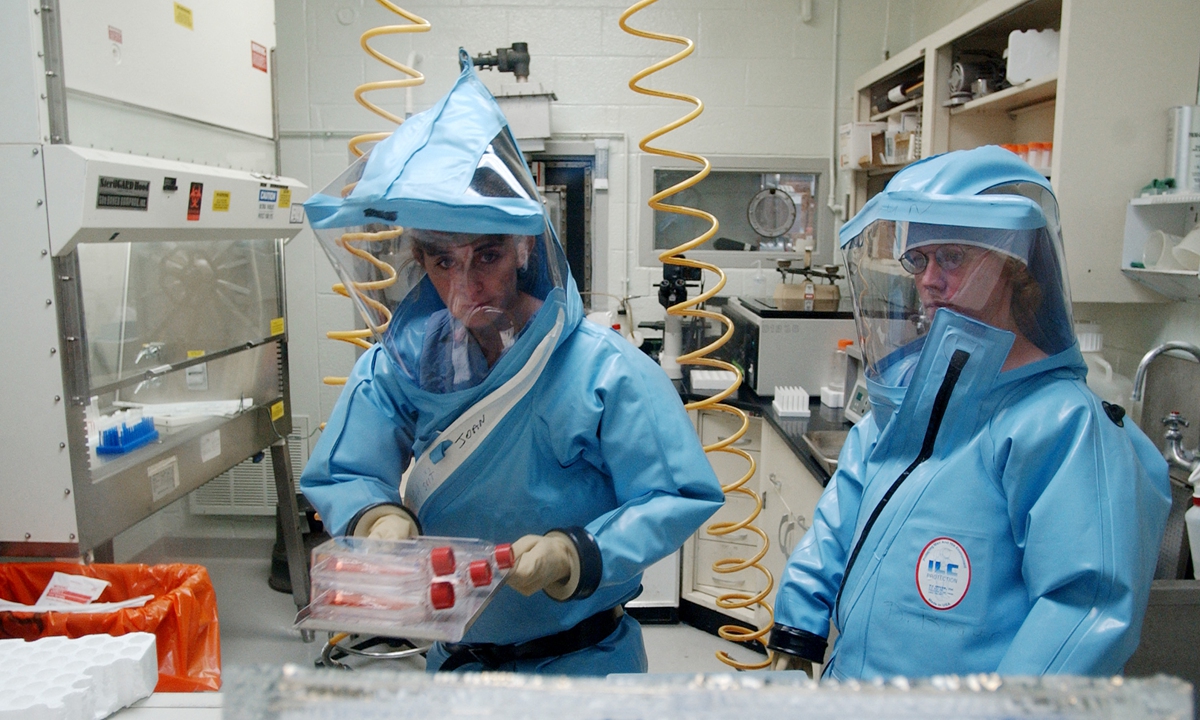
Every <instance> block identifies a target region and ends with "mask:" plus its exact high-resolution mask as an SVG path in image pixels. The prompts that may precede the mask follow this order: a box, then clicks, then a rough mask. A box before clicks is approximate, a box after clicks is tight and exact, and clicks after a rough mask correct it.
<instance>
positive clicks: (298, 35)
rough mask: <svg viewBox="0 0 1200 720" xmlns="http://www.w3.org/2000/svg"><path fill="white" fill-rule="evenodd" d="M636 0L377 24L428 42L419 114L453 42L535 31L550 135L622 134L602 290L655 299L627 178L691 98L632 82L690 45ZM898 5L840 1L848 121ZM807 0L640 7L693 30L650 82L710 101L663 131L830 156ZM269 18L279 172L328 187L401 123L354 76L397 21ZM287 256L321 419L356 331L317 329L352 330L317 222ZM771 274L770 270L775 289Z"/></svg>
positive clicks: (906, 36) (295, 383)
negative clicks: (386, 115) (375, 35)
mask: <svg viewBox="0 0 1200 720" xmlns="http://www.w3.org/2000/svg"><path fill="white" fill-rule="evenodd" d="M630 4H631V3H630V2H628V1H627V0H526V1H524V2H500V1H495V0H440V1H439V2H436V3H434V2H429V1H428V0H426V1H425V2H419V3H418V2H414V3H411V4H403V5H402V6H403V7H404V8H405V9H406V10H408V11H410V12H413V13H416V14H417V15H420V16H421V17H424V18H425V19H427V20H429V21H430V23H431V24H432V26H433V27H432V30H431V31H430V32H428V33H415V34H408V35H401V36H389V37H384V38H379V39H377V40H375V41H374V43H373V45H374V46H375V47H377V48H379V49H380V50H382V51H384V52H385V53H386V54H388V55H390V56H391V57H393V58H396V59H397V60H400V61H401V62H404V61H406V59H407V58H408V57H409V54H410V53H416V54H417V55H418V56H419V60H418V63H417V67H418V69H420V70H421V71H422V72H423V73H425V75H426V83H425V85H423V86H420V87H418V88H416V89H414V91H413V93H412V96H413V99H412V104H413V110H414V111H416V112H420V111H421V110H424V109H425V108H428V107H429V106H431V105H432V104H433V103H435V102H436V101H437V100H438V99H439V98H440V97H441V96H442V95H443V94H444V93H445V92H446V91H447V90H448V89H449V87H450V85H451V84H452V82H453V81H454V78H455V77H456V76H457V74H458V66H457V62H456V59H455V58H456V53H457V50H458V48H459V46H463V47H465V48H466V49H467V50H468V52H470V53H471V54H472V55H476V54H478V53H480V52H494V51H495V49H496V48H498V47H507V46H508V45H510V44H511V43H513V42H521V41H523V42H527V43H529V49H530V53H531V55H532V62H531V76H530V81H531V82H540V83H542V84H543V85H544V86H545V87H546V88H547V89H549V90H552V91H553V92H554V93H555V94H556V95H557V97H558V101H557V102H555V103H553V104H552V106H551V108H552V110H551V112H552V114H551V127H552V131H553V133H554V134H555V136H556V137H563V138H567V139H591V138H594V137H607V138H610V139H611V141H612V148H611V156H610V173H609V177H610V189H609V190H608V217H607V221H608V222H607V227H608V232H607V236H606V237H597V238H594V239H593V242H594V251H595V253H596V256H595V258H594V260H595V261H596V262H598V263H606V268H607V279H608V280H607V282H608V287H607V288H596V289H597V290H605V289H607V291H608V292H610V293H613V294H615V295H649V294H651V291H652V290H653V286H654V284H656V283H657V282H658V280H659V279H660V278H661V270H660V269H659V268H658V267H639V266H638V245H637V242H638V239H637V235H636V228H637V226H638V221H637V218H638V213H639V212H642V207H643V203H644V202H645V198H643V197H640V196H635V195H634V194H632V193H631V192H630V188H631V187H634V188H636V183H635V182H633V174H634V173H635V172H636V168H637V163H636V162H635V160H636V154H637V153H638V152H639V151H638V150H637V148H636V145H637V142H638V140H639V139H640V138H641V137H642V136H643V135H645V134H646V133H648V132H650V131H652V130H654V129H655V128H657V127H659V126H660V125H662V124H664V123H666V122H669V121H671V120H674V119H675V118H677V117H679V116H680V115H682V114H684V113H685V112H687V110H688V109H689V106H686V105H683V104H681V103H673V102H669V101H666V100H660V99H657V98H647V97H645V96H642V95H637V94H635V93H634V92H633V91H631V90H630V89H629V88H628V87H627V83H628V80H629V78H630V77H631V76H632V75H633V74H634V73H635V72H637V71H638V70H640V69H642V68H644V67H646V66H648V65H650V64H651V63H653V62H656V61H658V60H659V59H661V58H663V57H666V56H668V55H670V54H671V53H674V52H676V51H677V50H678V49H680V47H681V46H678V45H673V44H668V43H659V42H654V41H652V40H647V39H644V38H639V37H634V36H632V35H629V34H627V33H625V32H624V31H622V30H621V29H620V27H619V25H618V20H619V18H620V16H621V13H622V12H624V11H625V10H626V8H627V7H628V6H629V5H630ZM888 4H889V2H888V0H841V6H840V27H841V43H840V52H839V56H840V60H841V66H840V69H839V78H840V81H839V92H838V95H837V104H838V108H839V116H840V119H839V122H844V121H845V119H846V118H848V117H849V114H850V106H851V88H852V85H853V81H854V78H855V77H857V76H858V75H860V74H861V73H862V72H864V71H866V70H867V69H869V68H870V67H872V66H874V65H876V64H877V63H879V62H880V61H881V60H882V59H883V55H882V49H883V47H884V45H885V42H884V35H883V33H884V30H885V28H884V17H885V15H886V8H887V6H888ZM891 4H892V6H893V7H892V16H893V17H896V18H898V17H900V15H901V14H902V13H903V12H910V13H911V12H912V10H913V7H912V6H913V5H914V3H913V2H911V1H909V0H892V2H891ZM916 4H917V5H922V4H924V3H916ZM928 4H929V5H931V6H936V7H938V8H940V7H941V6H942V5H947V6H957V5H962V4H964V3H963V2H961V1H960V2H953V1H952V0H940V1H938V2H931V3H928ZM967 4H969V3H967ZM802 5H803V3H802V2H801V1H800V0H687V1H686V2H684V1H683V0H663V1H662V2H659V3H658V4H656V5H653V6H651V7H649V8H647V9H645V10H644V11H642V12H641V13H639V14H638V15H636V16H634V18H632V20H631V24H632V25H633V26H635V27H639V28H644V29H647V30H654V31H659V32H664V33H669V34H675V35H683V36H686V37H689V38H691V39H693V40H694V41H695V43H696V49H695V52H694V53H693V54H692V56H691V57H689V58H688V59H686V60H685V61H684V62H682V63H680V64H679V65H676V66H674V67H672V68H669V69H667V70H666V71H664V72H662V73H659V74H657V75H655V76H653V77H652V78H650V79H649V80H647V81H645V83H644V84H647V85H649V86H651V87H656V88H662V89H669V90H674V91H680V92H685V93H690V94H693V95H697V96H699V97H700V98H701V99H702V100H703V102H704V104H705V112H704V114H703V115H702V116H701V117H700V118H699V119H698V120H697V121H696V122H694V123H693V124H691V125H689V126H687V127H685V128H683V129H680V130H679V131H677V132H675V133H672V134H671V135H668V136H667V137H666V138H663V139H661V140H660V141H659V144H660V145H664V146H667V147H674V148H679V149H684V150H688V151H695V152H700V153H707V154H728V155H764V156H774V155H791V156H815V157H828V156H829V153H830V151H831V144H832V133H833V127H834V121H833V119H832V118H831V113H830V110H831V103H833V101H834V97H833V92H832V87H831V85H832V76H833V69H834V68H833V63H834V52H833V48H834V37H833V13H834V2H833V0H814V2H813V3H812V9H813V15H812V18H811V21H810V22H809V23H805V22H803V21H802V19H801V9H802ZM921 12H923V13H924V12H929V11H928V10H924V9H923V10H921ZM276 16H277V28H276V37H277V43H278V47H277V50H276V61H277V68H278V74H279V81H280V108H279V116H280V130H281V131H282V133H283V135H284V141H283V144H282V151H283V154H282V158H283V168H282V169H283V172H284V174H286V175H292V176H294V177H297V178H299V179H301V180H304V181H305V182H308V183H309V184H310V185H311V186H312V187H313V188H314V189H319V188H321V187H322V186H324V185H325V184H326V183H327V182H329V181H330V180H332V179H333V178H334V176H336V175H337V174H338V173H339V172H341V171H342V170H343V169H344V168H345V166H346V165H347V164H348V162H349V156H348V154H347V151H346V140H347V139H348V138H347V133H349V132H353V131H367V130H382V129H390V126H389V124H388V123H387V122H385V121H383V120H381V119H379V118H377V117H375V116H374V115H372V114H371V113H370V112H368V111H367V110H365V109H363V108H362V107H360V106H359V105H358V104H357V103H356V102H355V101H354V99H353V94H352V93H353V90H354V88H355V87H356V86H357V85H358V84H360V83H362V82H364V81H368V80H378V79H385V78H393V77H396V76H397V74H396V73H394V71H392V70H390V69H389V68H387V67H386V66H384V65H382V64H380V63H378V62H376V61H375V60H373V59H371V58H370V57H369V56H367V55H366V54H365V53H364V52H363V51H362V50H361V49H360V48H359V46H358V38H359V36H360V35H361V33H362V32H363V31H365V30H367V29H369V28H372V27H375V26H378V25H384V24H402V23H403V22H404V21H403V20H402V19H400V18H399V17H398V16H396V15H394V14H392V13H390V12H388V11H387V10H385V9H384V8H383V7H382V6H380V5H378V4H377V3H375V2H371V1H370V0H277V3H276ZM922 17H924V16H923V15H922ZM939 17H940V16H939ZM922 22H925V21H924V20H919V19H906V20H904V21H902V22H899V21H898V22H896V24H895V25H891V26H889V28H888V30H887V32H888V38H889V39H888V42H890V43H894V44H898V45H899V46H900V47H903V46H905V45H907V44H909V43H911V42H912V40H913V39H915V36H914V35H913V33H914V32H919V33H921V34H924V32H926V31H925V30H924V27H923V25H921V23H922ZM481 77H482V78H483V79H484V82H485V83H487V84H488V85H489V87H491V88H493V90H495V89H498V86H499V83H500V82H512V78H511V76H510V75H500V74H498V73H495V72H490V71H481ZM372 99H373V100H374V101H376V102H378V103H379V104H380V105H382V106H383V107H385V108H387V109H388V110H389V111H391V112H394V113H396V114H398V115H403V114H404V102H405V101H404V92H403V91H390V92H381V93H377V94H376V95H375V96H373V98H372ZM326 132H328V133H332V136H331V137H326V136H325V135H324V133H326ZM305 133H308V134H307V135H306V134H305ZM631 152H632V155H631V154H630V153H631ZM635 192H636V190H635ZM287 260H288V282H289V287H288V298H289V314H290V316H291V321H290V329H291V334H290V335H291V344H290V347H291V368H292V373H291V381H292V398H293V404H294V405H295V407H296V410H295V411H296V412H298V413H303V414H309V415H311V416H313V417H320V418H325V417H327V416H328V414H329V411H330V409H331V408H332V404H333V402H334V401H335V400H336V397H337V394H338V391H337V390H336V389H334V390H330V389H325V388H322V386H321V385H320V378H321V376H323V375H344V374H346V373H347V372H348V370H349V366H350V364H351V363H352V361H353V357H354V354H355V353H354V350H353V348H351V347H350V346H349V345H344V344H343V345H339V344H337V343H333V342H332V341H329V340H325V339H324V332H325V331H326V330H327V329H331V328H345V327H349V325H350V321H351V320H352V318H353V311H352V309H351V308H350V303H349V301H348V300H345V299H343V298H340V297H338V296H336V295H333V294H332V292H331V291H330V290H329V288H330V285H331V284H332V283H333V282H334V276H333V273H332V272H331V270H330V269H329V266H328V262H327V261H326V260H325V258H324V256H323V254H322V253H321V251H320V249H319V248H318V247H317V246H316V245H315V243H314V241H313V238H312V237H311V235H310V234H309V233H307V232H306V233H304V234H302V235H301V236H299V237H297V238H296V239H295V240H293V241H292V242H291V244H290V245H289V247H288V257H287ZM753 275H754V271H752V270H750V271H746V270H742V271H734V272H731V273H730V279H729V285H728V289H727V291H726V292H727V293H730V294H734V293H738V292H742V290H743V288H745V287H746V286H747V285H748V284H749V283H751V282H752V280H751V278H752V277H753ZM776 279H777V276H776V275H775V274H774V273H770V272H768V273H765V281H766V288H765V289H766V290H767V291H769V290H770V287H771V286H772V285H773V284H774V283H775V282H776ZM636 311H637V313H638V315H639V319H650V318H653V317H656V316H659V315H660V314H661V310H660V308H659V307H658V305H657V302H656V301H655V300H653V299H649V298H648V299H645V300H641V301H638V304H637V306H636Z"/></svg>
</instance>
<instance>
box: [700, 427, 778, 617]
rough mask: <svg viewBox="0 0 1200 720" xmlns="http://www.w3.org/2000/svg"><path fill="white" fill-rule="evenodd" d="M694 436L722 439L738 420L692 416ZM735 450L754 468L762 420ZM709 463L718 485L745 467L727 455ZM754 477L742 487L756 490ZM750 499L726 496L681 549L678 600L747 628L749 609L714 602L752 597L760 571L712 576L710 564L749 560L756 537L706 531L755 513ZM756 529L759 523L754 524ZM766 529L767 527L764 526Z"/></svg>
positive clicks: (757, 542)
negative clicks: (737, 596)
mask: <svg viewBox="0 0 1200 720" xmlns="http://www.w3.org/2000/svg"><path fill="white" fill-rule="evenodd" d="M696 425H697V428H696V429H697V432H698V433H699V435H700V441H701V442H702V443H703V444H705V445H710V444H712V443H715V442H718V441H720V440H724V439H726V438H728V437H730V436H731V435H732V434H733V433H734V432H736V430H737V429H738V427H739V425H740V423H739V421H738V419H737V418H736V417H734V416H733V415H730V414H728V413H724V412H720V411H713V410H701V411H700V412H698V413H697V414H696ZM733 446H734V447H736V448H738V449H741V450H745V451H746V452H747V453H748V454H749V455H750V457H751V458H753V459H754V462H755V464H756V465H757V464H758V462H759V455H760V449H761V447H762V420H761V419H760V418H753V417H752V418H750V425H749V427H748V429H747V431H746V434H745V435H743V436H742V437H741V438H740V439H739V440H738V441H737V442H736V443H734V445H733ZM708 459H709V462H710V463H711V464H712V467H713V471H714V472H716V474H717V479H718V480H720V482H721V484H722V485H730V484H732V483H734V482H736V481H737V480H738V479H739V478H741V477H742V476H743V475H745V474H746V470H747V469H748V466H747V464H746V461H745V459H743V458H741V457H738V456H736V455H733V454H730V453H709V454H708ZM757 486H758V473H757V472H756V473H755V475H754V476H752V477H751V478H750V480H749V481H748V482H747V483H746V487H747V488H750V489H752V490H755V491H757ZM754 507H755V503H754V501H753V500H752V499H751V498H750V497H749V496H747V495H744V494H741V493H733V494H729V495H726V497H725V504H724V505H723V506H722V507H721V509H720V510H718V511H717V512H716V513H715V514H714V515H713V517H712V518H710V519H709V520H708V521H706V522H705V523H704V525H702V526H701V527H700V529H699V530H697V531H696V532H695V533H694V534H693V535H692V537H690V538H688V541H687V542H686V543H685V544H684V546H683V582H682V597H683V599H685V600H688V601H690V602H693V603H696V604H697V605H700V606H702V607H706V608H708V609H710V610H715V611H717V612H719V613H722V614H724V615H727V616H728V617H730V618H733V619H736V620H740V621H742V622H744V623H747V624H751V623H753V622H754V611H753V610H751V609H749V608H722V607H720V606H718V605H717V598H719V597H721V596H722V595H725V594H727V593H739V592H747V593H751V594H753V593H756V592H758V591H760V590H761V589H762V588H763V587H764V584H765V582H766V580H765V578H764V577H763V575H762V574H761V573H759V572H758V571H757V570H754V569H747V570H740V571H738V572H736V573H718V572H715V571H714V570H713V569H712V568H713V564H714V563H716V562H718V561H720V560H728V559H731V558H741V559H744V558H748V557H753V556H754V554H755V553H756V552H757V551H758V548H759V547H760V546H761V544H762V541H761V539H759V537H758V535H756V534H754V533H752V532H751V531H749V530H738V531H735V532H732V533H729V534H728V535H724V536H714V535H711V534H709V533H708V531H707V528H708V526H709V525H712V524H713V523H715V522H736V521H739V520H741V519H743V518H745V517H748V516H749V515H750V514H752V513H753V511H754ZM755 524H756V525H759V526H760V527H761V525H760V524H759V523H758V522H756V523H755ZM764 529H765V528H764Z"/></svg>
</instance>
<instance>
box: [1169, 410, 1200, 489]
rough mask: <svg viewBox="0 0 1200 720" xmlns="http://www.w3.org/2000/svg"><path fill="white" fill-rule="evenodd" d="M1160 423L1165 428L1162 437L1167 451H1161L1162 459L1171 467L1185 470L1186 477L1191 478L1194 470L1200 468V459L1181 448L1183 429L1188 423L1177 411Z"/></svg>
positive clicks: (1170, 413) (1173, 411)
mask: <svg viewBox="0 0 1200 720" xmlns="http://www.w3.org/2000/svg"><path fill="white" fill-rule="evenodd" d="M1162 423H1163V425H1166V426H1167V432H1166V434H1165V435H1164V437H1165V438H1166V440H1167V449H1166V450H1164V451H1163V457H1165V458H1166V459H1167V462H1168V463H1170V464H1171V465H1174V466H1176V467H1178V468H1180V469H1183V470H1187V472H1188V477H1191V474H1192V473H1193V472H1195V470H1196V468H1200V457H1197V455H1196V453H1194V452H1192V451H1191V450H1187V449H1185V448H1184V447H1183V428H1185V427H1187V426H1188V425H1189V423H1188V421H1187V420H1185V419H1184V418H1183V416H1181V415H1180V414H1179V413H1178V412H1177V411H1175V410H1172V411H1171V412H1169V413H1167V416H1166V417H1165V418H1163V420H1162Z"/></svg>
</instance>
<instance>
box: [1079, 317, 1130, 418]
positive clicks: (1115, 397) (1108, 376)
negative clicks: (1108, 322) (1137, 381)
mask: <svg viewBox="0 0 1200 720" xmlns="http://www.w3.org/2000/svg"><path fill="white" fill-rule="evenodd" d="M1075 337H1077V338H1079V349H1080V351H1081V352H1082V353H1083V359H1084V361H1085V362H1086V363H1087V368H1088V374H1087V386H1088V387H1089V388H1091V389H1092V392H1094V393H1096V394H1097V395H1099V396H1100V399H1101V400H1107V401H1108V402H1110V403H1113V404H1114V405H1120V406H1121V407H1123V408H1125V409H1126V410H1129V409H1130V407H1129V402H1130V400H1129V398H1130V396H1131V395H1132V394H1133V381H1132V380H1130V379H1129V378H1127V377H1125V376H1124V375H1120V374H1118V373H1116V372H1114V371H1113V367H1112V365H1110V364H1109V362H1108V361H1107V360H1105V359H1104V355H1102V354H1101V351H1102V350H1103V349H1104V333H1103V332H1102V331H1101V329H1100V326H1099V325H1097V324H1095V323H1080V324H1078V325H1076V326H1075Z"/></svg>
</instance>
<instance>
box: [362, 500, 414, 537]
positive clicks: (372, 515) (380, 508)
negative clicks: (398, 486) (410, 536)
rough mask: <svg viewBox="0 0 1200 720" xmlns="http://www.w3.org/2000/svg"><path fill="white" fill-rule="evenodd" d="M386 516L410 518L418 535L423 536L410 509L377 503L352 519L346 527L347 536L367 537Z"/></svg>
mask: <svg viewBox="0 0 1200 720" xmlns="http://www.w3.org/2000/svg"><path fill="white" fill-rule="evenodd" d="M385 515H400V516H401V517H405V518H408V519H409V520H410V521H411V522H412V524H413V527H415V528H416V529H417V534H418V535H421V534H422V530H421V523H419V522H417V518H416V516H415V515H413V514H412V513H411V512H409V511H408V508H406V507H403V506H401V505H397V504H395V503H376V504H374V505H368V506H366V507H365V508H363V509H362V510H359V511H358V512H357V513H355V514H354V517H352V518H350V522H349V523H348V524H347V525H346V535H348V536H351V537H366V536H367V534H368V533H369V532H371V526H372V525H374V524H375V521H376V520H378V519H379V518H381V517H383V516H385Z"/></svg>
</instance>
